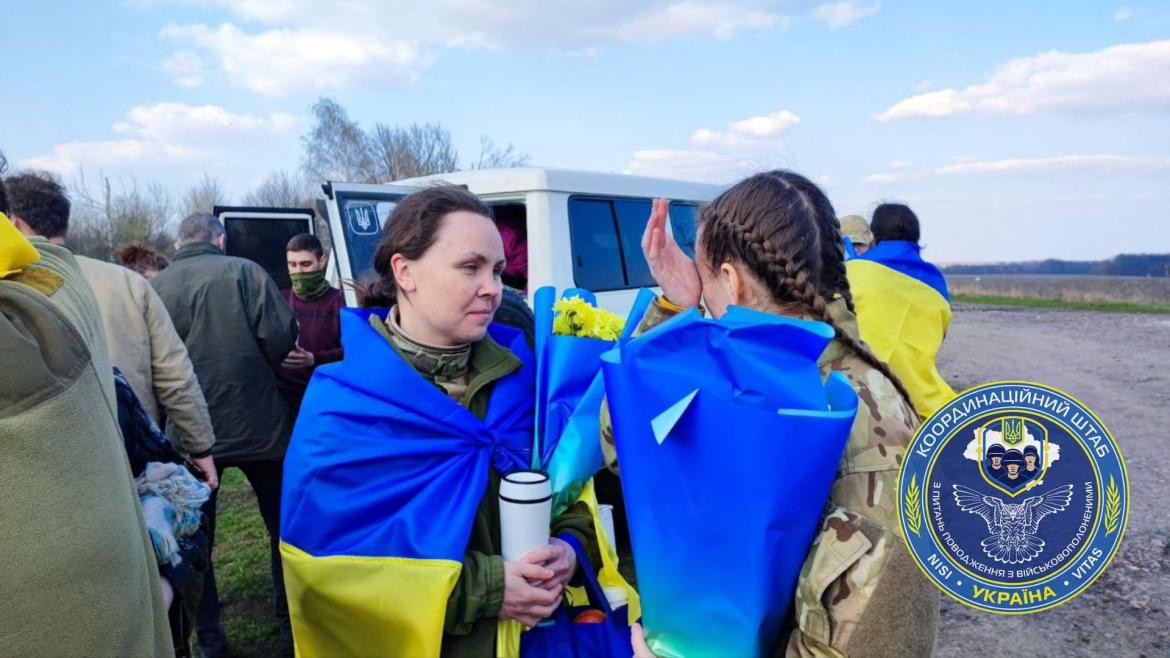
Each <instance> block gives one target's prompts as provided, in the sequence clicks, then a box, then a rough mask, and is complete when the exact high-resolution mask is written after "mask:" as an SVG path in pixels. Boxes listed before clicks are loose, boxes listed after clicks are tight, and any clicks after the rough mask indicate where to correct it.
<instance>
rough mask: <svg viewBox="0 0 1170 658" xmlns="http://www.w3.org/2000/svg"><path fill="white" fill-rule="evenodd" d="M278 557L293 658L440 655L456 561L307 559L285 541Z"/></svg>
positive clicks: (341, 556) (456, 577) (329, 557)
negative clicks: (286, 601)
mask: <svg viewBox="0 0 1170 658" xmlns="http://www.w3.org/2000/svg"><path fill="white" fill-rule="evenodd" d="M280 556H281V559H282V560H283V561H284V573H285V578H284V582H285V587H286V588H287V590H288V603H289V616H290V617H291V618H292V626H293V637H294V638H295V640H294V644H295V650H296V655H298V656H438V655H439V648H440V644H441V641H442V638H443V611H444V610H446V608H447V597H449V596H450V595H451V590H452V589H454V587H455V581H456V580H457V579H458V578H459V570H460V569H461V568H462V567H463V565H462V564H460V563H458V562H454V561H452V560H424V559H412V558H399V557H354V556H343V555H334V556H328V557H313V556H312V555H309V554H308V553H305V552H304V551H301V550H299V549H297V548H295V547H293V546H290V545H289V544H286V543H284V542H281V545H280ZM375 629H376V630H375Z"/></svg>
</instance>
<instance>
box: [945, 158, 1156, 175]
mask: <svg viewBox="0 0 1170 658" xmlns="http://www.w3.org/2000/svg"><path fill="white" fill-rule="evenodd" d="M1073 169H1079V170H1089V171H1103V170H1109V171H1114V170H1122V169H1137V170H1160V169H1170V158H1154V157H1142V156H1128V155H1060V156H1055V157H1048V158H1009V159H1005V160H982V161H974V162H959V163H956V164H952V165H946V166H944V167H939V168H937V169H935V170H934V173H935V174H938V175H939V176H958V175H970V174H991V175H994V174H1017V173H1018V174H1031V173H1045V172H1052V171H1065V170H1073Z"/></svg>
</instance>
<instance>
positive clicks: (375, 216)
mask: <svg viewBox="0 0 1170 658" xmlns="http://www.w3.org/2000/svg"><path fill="white" fill-rule="evenodd" d="M337 196H338V198H337V209H338V212H340V213H341V221H342V231H341V232H342V238H343V239H344V240H345V249H346V252H347V253H348V255H349V267H350V271H351V272H352V273H353V278H354V279H355V280H358V281H360V280H364V279H369V278H370V277H373V276H374V252H375V251H377V249H378V241H379V240H381V239H382V226H384V225H385V224H386V218H387V217H389V216H390V212H391V211H393V210H394V206H396V205H398V204H397V198H400V197H396V198H394V199H379V198H359V197H351V196H350V195H348V194H338V195H337Z"/></svg>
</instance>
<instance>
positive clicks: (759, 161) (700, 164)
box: [625, 110, 800, 183]
mask: <svg viewBox="0 0 1170 658" xmlns="http://www.w3.org/2000/svg"><path fill="white" fill-rule="evenodd" d="M798 123H800V117H799V116H797V115H796V114H794V113H793V112H791V111H789V110H780V111H779V112H773V113H771V114H767V115H763V116H755V117H749V118H747V119H742V120H740V121H734V122H732V123H730V124H728V126H727V127H726V128H724V129H723V130H710V129H707V128H700V129H698V130H696V131H695V132H694V133H693V134H692V135H691V143H692V144H694V145H695V146H696V147H698V148H691V149H646V150H640V151H636V152H635V153H634V155H633V158H631V159H630V161H629V163H628V164H627V165H626V169H625V173H628V174H641V175H646V176H661V177H664V178H680V179H684V180H694V181H702V182H711V183H726V182H731V181H734V180H736V179H738V178H742V177H744V176H746V175H748V174H751V173H754V172H756V171H760V170H763V169H771V168H774V167H776V166H777V162H778V161H779V159H780V158H779V157H778V155H779V153H780V149H781V147H782V144H781V142H780V137H781V135H782V134H783V133H784V131H786V130H787V129H789V128H791V127H792V126H795V125H796V124H798Z"/></svg>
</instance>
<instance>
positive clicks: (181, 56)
mask: <svg viewBox="0 0 1170 658" xmlns="http://www.w3.org/2000/svg"><path fill="white" fill-rule="evenodd" d="M161 68H162V70H163V72H164V73H169V74H170V75H171V77H172V78H174V80H175V84H177V85H179V86H180V87H188V88H194V87H199V86H201V85H202V84H203V59H202V58H201V57H199V55H196V54H195V53H193V52H191V51H190V50H180V51H178V52H176V53H174V54H173V55H171V56H170V57H168V58H167V59H166V60H164V61H163V63H162V66H161Z"/></svg>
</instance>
